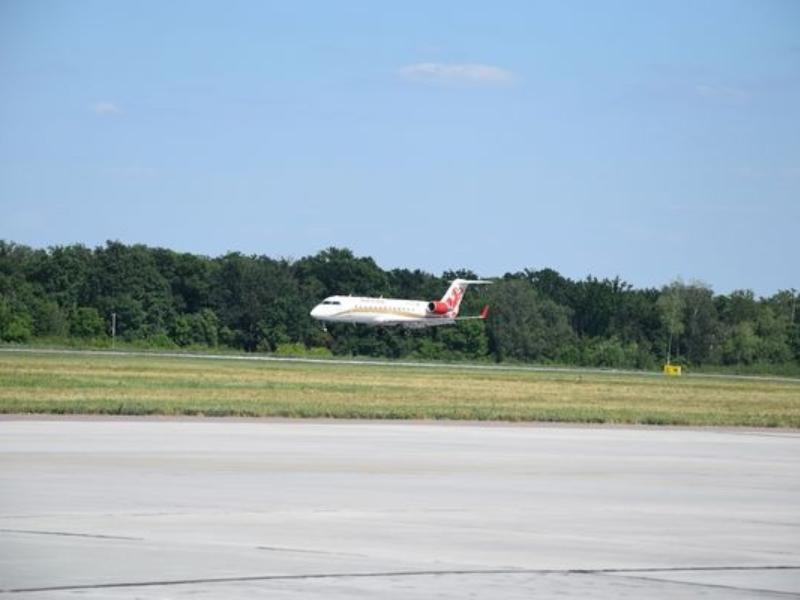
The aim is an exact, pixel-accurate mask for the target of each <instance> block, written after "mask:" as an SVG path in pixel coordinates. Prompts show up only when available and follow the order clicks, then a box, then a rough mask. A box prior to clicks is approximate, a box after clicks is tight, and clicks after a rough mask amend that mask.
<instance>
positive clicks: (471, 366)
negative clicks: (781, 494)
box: [0, 346, 800, 385]
mask: <svg viewBox="0 0 800 600" xmlns="http://www.w3.org/2000/svg"><path fill="white" fill-rule="evenodd" d="M0 353H8V354H55V355H63V356H116V357H125V356H130V357H144V358H158V357H161V358H172V359H203V360H208V361H220V360H221V361H245V362H264V363H296V364H306V365H320V366H330V367H336V366H345V367H346V366H362V367H363V366H368V367H393V368H406V369H408V368H411V369H435V370H440V369H445V370H449V371H506V372H511V373H514V372H517V373H567V374H581V373H591V374H600V375H631V376H636V377H650V378H652V377H656V378H660V377H663V376H664V375H663V374H662V373H661V372H660V371H643V370H641V369H617V368H611V367H578V366H575V367H568V366H563V367H562V366H555V365H531V364H507V363H471V362H445V361H435V362H424V361H406V360H397V359H392V360H381V359H374V358H308V357H299V356H276V355H272V354H258V353H241V354H235V353H233V354H213V353H197V352H164V351H156V350H146V351H145V350H142V351H137V350H85V349H65V348H20V347H16V346H3V347H0ZM682 376H683V377H689V378H693V379H722V380H726V379H727V380H732V381H735V380H743V381H774V382H781V383H796V384H798V385H800V378H797V377H782V376H780V375H736V374H732V373H691V372H689V373H686V372H685V373H684V374H683V375H682Z"/></svg>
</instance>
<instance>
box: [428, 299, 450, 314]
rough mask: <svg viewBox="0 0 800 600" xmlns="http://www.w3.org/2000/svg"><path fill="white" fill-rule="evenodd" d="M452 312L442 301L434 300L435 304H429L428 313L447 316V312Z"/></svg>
mask: <svg viewBox="0 0 800 600" xmlns="http://www.w3.org/2000/svg"><path fill="white" fill-rule="evenodd" d="M449 310H450V307H449V306H447V304H445V303H444V302H442V301H440V300H439V301H437V300H434V301H433V302H428V312H432V313H434V314H436V315H444V314H447V311H449Z"/></svg>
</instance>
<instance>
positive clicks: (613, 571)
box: [0, 565, 800, 596]
mask: <svg viewBox="0 0 800 600" xmlns="http://www.w3.org/2000/svg"><path fill="white" fill-rule="evenodd" d="M778 570H800V565H764V566H718V567H654V568H635V569H619V568H617V569H461V570H440V571H436V570H420V571H380V572H361V573H307V574H300V575H252V576H244V577H209V578H202V579H172V580H155V581H129V582H117V583H95V584H83V585H80V584H75V585H59V586H47V587H35V588H12V589H0V594H14V593H25V592H57V591H59V592H60V591H69V590H96V589H111V588H135V587H157V586H172V585H192V584H202V583H212V584H213V583H242V582H249V581H292V580H304V579H309V580H310V579H347V578H368V577H373V578H379V577H425V576H442V575H526V574H528V575H604V574H617V575H620V576H624V575H625V573H632V574H633V573H672V572H681V571H710V572H713V571H778ZM631 578H636V577H635V575H634V576H631ZM639 578H641V579H650V580H651V581H664V582H670V583H681V582H675V581H670V580H662V579H657V578H647V577H639ZM690 584H691V583H690ZM696 585H704V584H700V583H698V584H696ZM709 585H710V586H712V587H714V584H709ZM716 587H728V586H716ZM730 589H742V590H745V591H747V588H733V587H731V588H730ZM764 591H769V590H764ZM771 593H775V594H786V593H788V592H771ZM793 595H795V596H796V595H797V594H793Z"/></svg>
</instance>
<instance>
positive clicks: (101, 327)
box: [69, 306, 106, 338]
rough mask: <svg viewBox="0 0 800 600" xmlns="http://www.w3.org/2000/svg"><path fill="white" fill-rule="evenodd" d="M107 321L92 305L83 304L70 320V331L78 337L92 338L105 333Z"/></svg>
mask: <svg viewBox="0 0 800 600" xmlns="http://www.w3.org/2000/svg"><path fill="white" fill-rule="evenodd" d="M105 331H106V323H105V321H103V318H102V317H101V316H100V313H98V312H97V309H96V308H93V307H91V306H81V307H79V308H78V309H76V310H75V312H74V313H73V314H72V317H71V318H70V320H69V332H70V334H72V335H74V336H76V337H83V338H91V337H100V336H102V335H104V334H105Z"/></svg>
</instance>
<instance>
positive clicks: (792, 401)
mask: <svg viewBox="0 0 800 600" xmlns="http://www.w3.org/2000/svg"><path fill="white" fill-rule="evenodd" d="M0 412H5V413H100V414H165V415H178V414H205V415H218V416H224V415H238V416H287V417H338V418H379V419H398V418H413V419H472V420H487V419H491V420H505V421H537V420H538V421H574V422H596V423H601V422H613V423H650V424H680V425H747V426H770V427H795V428H796V427H800V382H799V383H795V382H786V381H769V380H744V379H736V380H734V379H715V378H701V377H683V378H674V379H672V378H671V379H667V378H662V377H654V376H641V375H627V374H625V375H622V374H605V373H582V372H577V371H576V372H558V373H555V372H516V371H515V372H510V371H471V370H464V369H458V368H455V367H454V368H452V369H425V368H414V367H399V366H398V367H386V366H363V365H339V364H336V365H325V364H297V363H265V362H249V361H224V360H223V361H220V360H210V359H198V358H167V357H159V356H153V357H141V356H130V355H128V356H126V355H124V354H120V355H117V356H93V355H58V354H52V355H50V354H48V355H39V354H25V355H12V354H4V355H0Z"/></svg>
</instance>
